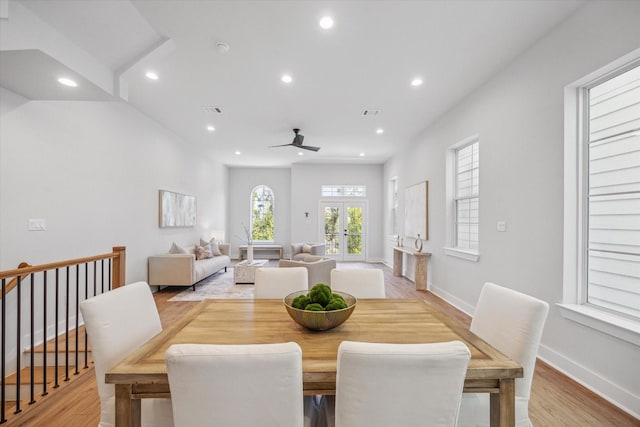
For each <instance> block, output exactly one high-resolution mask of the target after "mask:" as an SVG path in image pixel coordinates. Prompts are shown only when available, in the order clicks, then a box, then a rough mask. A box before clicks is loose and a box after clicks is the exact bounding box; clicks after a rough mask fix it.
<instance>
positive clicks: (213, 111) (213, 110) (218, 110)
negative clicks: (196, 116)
mask: <svg viewBox="0 0 640 427" xmlns="http://www.w3.org/2000/svg"><path fill="white" fill-rule="evenodd" d="M202 111H204V112H205V113H211V114H222V109H221V108H220V107H215V106H213V105H203V106H202Z"/></svg>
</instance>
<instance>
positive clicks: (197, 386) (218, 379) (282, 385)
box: [166, 342, 303, 427]
mask: <svg viewBox="0 0 640 427" xmlns="http://www.w3.org/2000/svg"><path fill="white" fill-rule="evenodd" d="M166 360H167V374H168V377H169V387H170V389H171V401H172V404H173V418H174V424H175V426H176V427H193V426H205V425H206V426H264V427H270V426H274V427H276V426H302V425H303V396H302V394H303V393H302V349H301V348H300V346H299V345H298V344H296V343H293V342H289V343H279V344H247V345H210V344H176V345H172V346H171V347H169V349H168V350H167V353H166Z"/></svg>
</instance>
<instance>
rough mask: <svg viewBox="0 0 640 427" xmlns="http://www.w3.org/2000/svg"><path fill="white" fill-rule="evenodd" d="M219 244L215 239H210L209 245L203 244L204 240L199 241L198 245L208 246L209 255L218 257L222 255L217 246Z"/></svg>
mask: <svg viewBox="0 0 640 427" xmlns="http://www.w3.org/2000/svg"><path fill="white" fill-rule="evenodd" d="M219 244H220V243H219V242H217V241H216V239H215V238H213V239H211V240H210V241H209V243H207V242H205V241H204V240H202V239H200V245H202V246H204V245H209V246H211V253H212V254H213V256H220V255H222V252H221V251H220V247H219V246H218V245H219Z"/></svg>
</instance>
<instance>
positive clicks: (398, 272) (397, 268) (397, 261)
mask: <svg viewBox="0 0 640 427" xmlns="http://www.w3.org/2000/svg"><path fill="white" fill-rule="evenodd" d="M393 275H394V276H396V277H400V276H402V252H400V251H398V250H395V249H394V250H393Z"/></svg>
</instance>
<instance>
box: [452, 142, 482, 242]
mask: <svg viewBox="0 0 640 427" xmlns="http://www.w3.org/2000/svg"><path fill="white" fill-rule="evenodd" d="M479 153H480V143H479V142H478V140H477V139H476V140H474V141H473V142H472V143H470V144H468V145H466V146H464V147H459V148H457V149H456V150H455V196H454V204H455V207H454V211H455V213H454V216H455V221H454V226H455V232H454V236H455V241H454V246H455V247H456V248H458V249H468V250H472V251H477V250H478V225H479V215H478V205H479V200H480V199H479V185H478V178H479V171H480V157H479Z"/></svg>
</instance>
